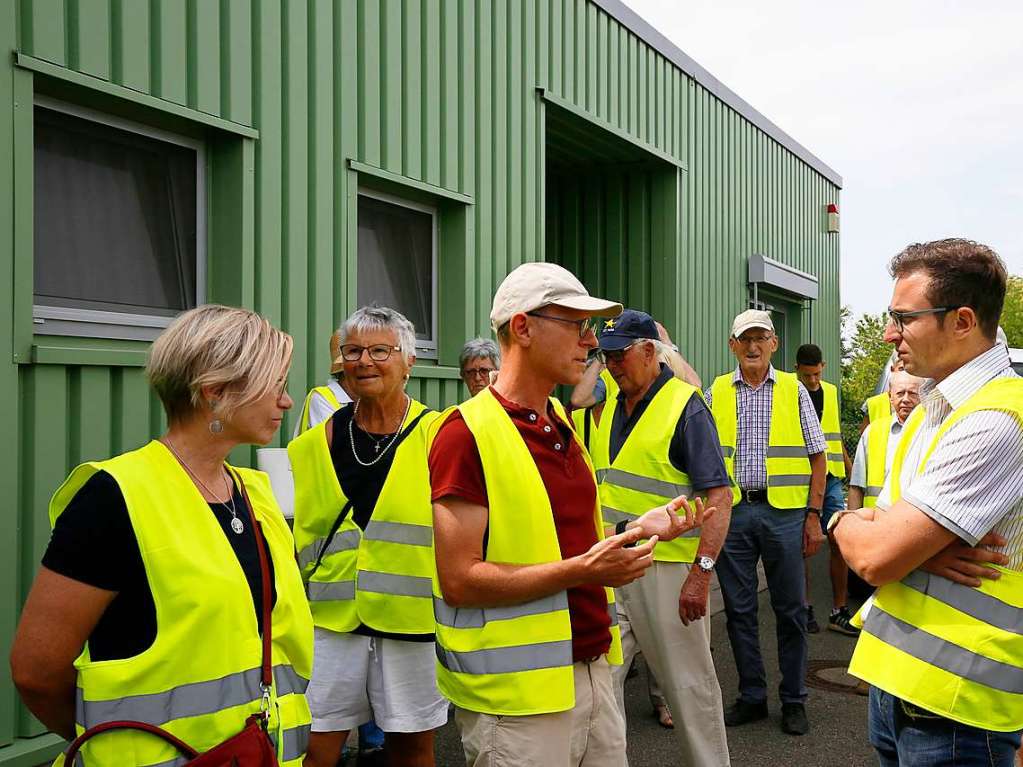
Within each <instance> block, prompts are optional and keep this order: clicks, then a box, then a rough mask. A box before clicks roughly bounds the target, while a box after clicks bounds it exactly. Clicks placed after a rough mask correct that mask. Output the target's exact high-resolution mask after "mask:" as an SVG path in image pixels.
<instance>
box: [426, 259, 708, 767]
mask: <svg viewBox="0 0 1023 767" xmlns="http://www.w3.org/2000/svg"><path fill="white" fill-rule="evenodd" d="M620 312H621V304H616V303H614V302H611V301H604V300H602V299H598V298H593V297H591V296H590V295H589V294H588V293H587V292H586V289H585V288H584V287H583V286H582V283H580V282H579V281H578V280H577V279H576V278H575V277H574V276H573V275H572V274H571V273H570V272H568V271H566V270H565V269H562V268H561V267H559V266H557V265H555V264H548V263H531V264H524V265H522V266H520V267H518V268H517V269H515V270H514V271H513V272H511V274H509V275H508V276H507V277H506V278H505V280H504V282H502V283H501V286H500V287H499V288H498V290H497V293H496V295H495V296H494V305H493V310H492V311H491V313H490V319H491V324H492V325H493V327H494V330H496V331H497V336H498V340H499V341H500V343H501V354H502V358H503V363H504V365H503V368H502V370H501V376H500V378H499V379H498V381H497V383H496V384H494V385H492V386H491V387H489V388H487V389H484V390H483V391H482V392H480V394H479V395H477V396H476V397H473V398H472V399H471V400H469V401H468V402H465V403H463V404H462V405H459V406H458V408H457V409H455V410H454V412H450V413H449V415H448V416H447V417H446V419H445V420H444V422H443V425H442V426H440V428H439V432H438V433H437V435H436V439H435V441H434V444H433V448H432V450H431V453H430V481H431V484H432V488H433V490H432V495H433V504H434V506H433V509H434V535H435V538H434V541H435V545H436V560H437V579H436V582H435V585H434V611H435V614H436V622H437V658H438V664H437V679H438V684H439V687H440V689H441V691H442V693H443V694H444V695H445V696H446V697H447V698H448V699H449V700H451V701H452V702H453V703H454V704H455V707H456V708H455V720H456V722H457V724H458V727H459V730H460V732H461V737H462V745H463V747H464V749H465V755H466V763H467V764H469V765H478V766H479V767H483V765H493V764H497V763H500V764H504V765H509V766H511V765H539V764H542V765H545V767H584V766H585V767H603V766H604V765H608V766H609V767H610V766H612V765H613V766H614V767H624V765H625V764H626V758H625V725H624V722H623V720H622V717H621V715H620V714H619V712H618V707H617V705H615V700H614V692H613V690H612V685H611V672H610V666H609V662H610V663H620V662H621V645H620V641H619V633H618V627H617V625H615V624H614V623H613V622H612V618H613V617H614V616H615V614H616V613H615V607H614V595H613V591H612V590H611V589H610V588H609V587H611V586H623V585H625V584H626V583H630V582H631V581H633V580H635V579H636V578H638V577H640V576H641V575H642V574H643V572H644V571H645V570H646V569H647V568H648V567H649V566H650V565H651V564H652V559H651V553H652V550H653V545H654V544H655V543H656V542H657V539H658V538H661V539H663V540H671V539H673V538H675V537H676V536H678V535H681V534H683V533H685V532H687V531H688V530H690V529H692V528H694V527H697V526H698V525H699V524H700V523H701V522H702V519H701V517H702V504H700V503H696V504H695V510H689V506H688V504H686V502H685V499H684V498H676V499H673V500H672V501H671V502H669V503H668V504H666V505H665V504H662V505H660V506H659V507H658V508H656V509H653V510H651V511H649V512H648V513H646V514H644V515H643V516H641V517H639V518H638V519H637V520H636V521H635V522H633V523H631V526H630V529H628V530H626V531H624V532H622V533H620V534H617V535H612V536H611V537H609V538H604V535H605V531H604V529H603V521H602V519H601V515H600V506H599V504H598V501H597V482H596V478H595V476H594V473H593V468H592V465H591V464H590V461H589V456H588V454H587V452H586V450H585V449H584V448H583V446H582V443H581V442H580V440H579V438H578V437H577V436H576V435H575V433H574V431H573V429H572V427H571V426H570V425H569V423H568V419H567V417H566V415H565V412H564V409H563V408H562V407H561V406H560V404H558V403H556V402H555V401H554V400H552V399H550V394H551V392H552V391H553V389H554V387H555V386H556V385H558V384H565V385H569V386H571V385H573V384H575V383H576V382H578V380H579V378H580V376H582V373H583V369H584V367H585V365H586V357H587V354H588V352H589V351H590V350H591V349H592V348H594V347H595V346H596V344H597V340H596V337H595V336H594V334H593V330H592V324H591V323H592V317H593V316H594V315H597V316H600V315H604V316H607V315H617V314H619V313H620ZM680 506H681V507H683V508H685V509H687V515H686V518H681V517H679V516H678V515H676V514H675V513H674V512H675V510H676V509H677V508H679V507H680ZM641 538H648V539H649V540H648V541H647V542H646V543H644V544H642V545H639V546H635V547H627V544H631V543H635V542H636V541H638V540H639V539H641Z"/></svg>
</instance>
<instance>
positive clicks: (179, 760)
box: [75, 751, 189, 767]
mask: <svg viewBox="0 0 1023 767" xmlns="http://www.w3.org/2000/svg"><path fill="white" fill-rule="evenodd" d="M81 759H82V752H81V751H79V752H78V756H76V757H75V767H85V762H83V761H81ZM188 761H189V760H188V757H187V756H178V757H175V758H174V759H171V760H170V761H167V762H159V763H157V764H150V765H148V766H147V767H184V765H186V764H188Z"/></svg>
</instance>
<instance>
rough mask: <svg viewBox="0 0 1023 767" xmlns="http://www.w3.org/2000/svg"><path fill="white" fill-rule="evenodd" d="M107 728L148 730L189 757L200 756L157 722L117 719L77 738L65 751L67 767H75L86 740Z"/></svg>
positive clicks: (95, 727) (97, 726)
mask: <svg viewBox="0 0 1023 767" xmlns="http://www.w3.org/2000/svg"><path fill="white" fill-rule="evenodd" d="M107 730H141V731H142V732H148V733H150V734H151V735H155V736H157V737H158V738H161V739H163V740H164V741H166V742H167V743H170V744H171V745H172V746H174V747H175V748H176V749H177V750H178V751H180V752H181V753H182V755H184V756H185V757H187V758H188V759H195V758H196V757H197V756H199V752H198V751H196V750H195V749H194V748H192V747H191V746H190V745H188V744H187V743H185V741H183V740H181V738H178V737H176V736H174V735H171V734H170V733H169V732H167V731H166V730H162V729H160V728H159V727H157V726H156V725H155V724H146V723H145V722H131V721H115V722H103V724H97V725H94V726H93V727H90V728H89V729H88V730H86V731H85V732H83V733H82V734H81V735H79V736H78V737H77V738H75V739H74V740H73V741H72V742H71V745H70V746H69V747H68V750H67V751H65V752H64V764H65V765H66V767H73V765H74V763H75V757H76V756H78V751H79V749H81V747H82V745H83V744H84V743H85V741H87V740H89V739H91V738H94V737H95V736H97V735H99V734H100V733H103V732H106V731H107Z"/></svg>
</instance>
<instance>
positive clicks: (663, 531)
mask: <svg viewBox="0 0 1023 767" xmlns="http://www.w3.org/2000/svg"><path fill="white" fill-rule="evenodd" d="M679 509H682V511H683V513H682V514H677V513H676V512H677V511H678V510H679ZM715 511H717V507H715V506H711V507H709V508H707V509H705V508H703V499H702V498H699V497H696V498H694V499H693V502H692V504H690V503H689V501H688V500H687V499H686V497H685V496H684V495H680V496H678V497H677V498H673V499H672V500H670V501H668V503H666V504H665V505H664V506H658V507H657V508H654V509H650V511H648V512H647V513H646V514H644V515H643V516H641V517H640V518H639V519H638V520H636V522H637V527H638V528H639V529H640V530H642V531H643V534H642V535H641V536H640V538H650V537H651V536H654V535H656V536H657V537H658V538H659V539H660V540H662V541H672V540H674V539H675V538H678V537H679V536H680V535H684V534H685V533H688V532H689V531H690V530H693V529H695V528H697V527H700V526H701V525H703V521H704V520H705V519H707V518H708V517H710V516H711V515H712V514H713V513H714V512H715ZM634 529H636V528H630V531H631V530H634Z"/></svg>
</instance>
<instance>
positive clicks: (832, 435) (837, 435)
mask: <svg viewBox="0 0 1023 767" xmlns="http://www.w3.org/2000/svg"><path fill="white" fill-rule="evenodd" d="M840 439H842V432H839V431H826V432H824V441H825V442H837V441H838V440H840Z"/></svg>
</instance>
